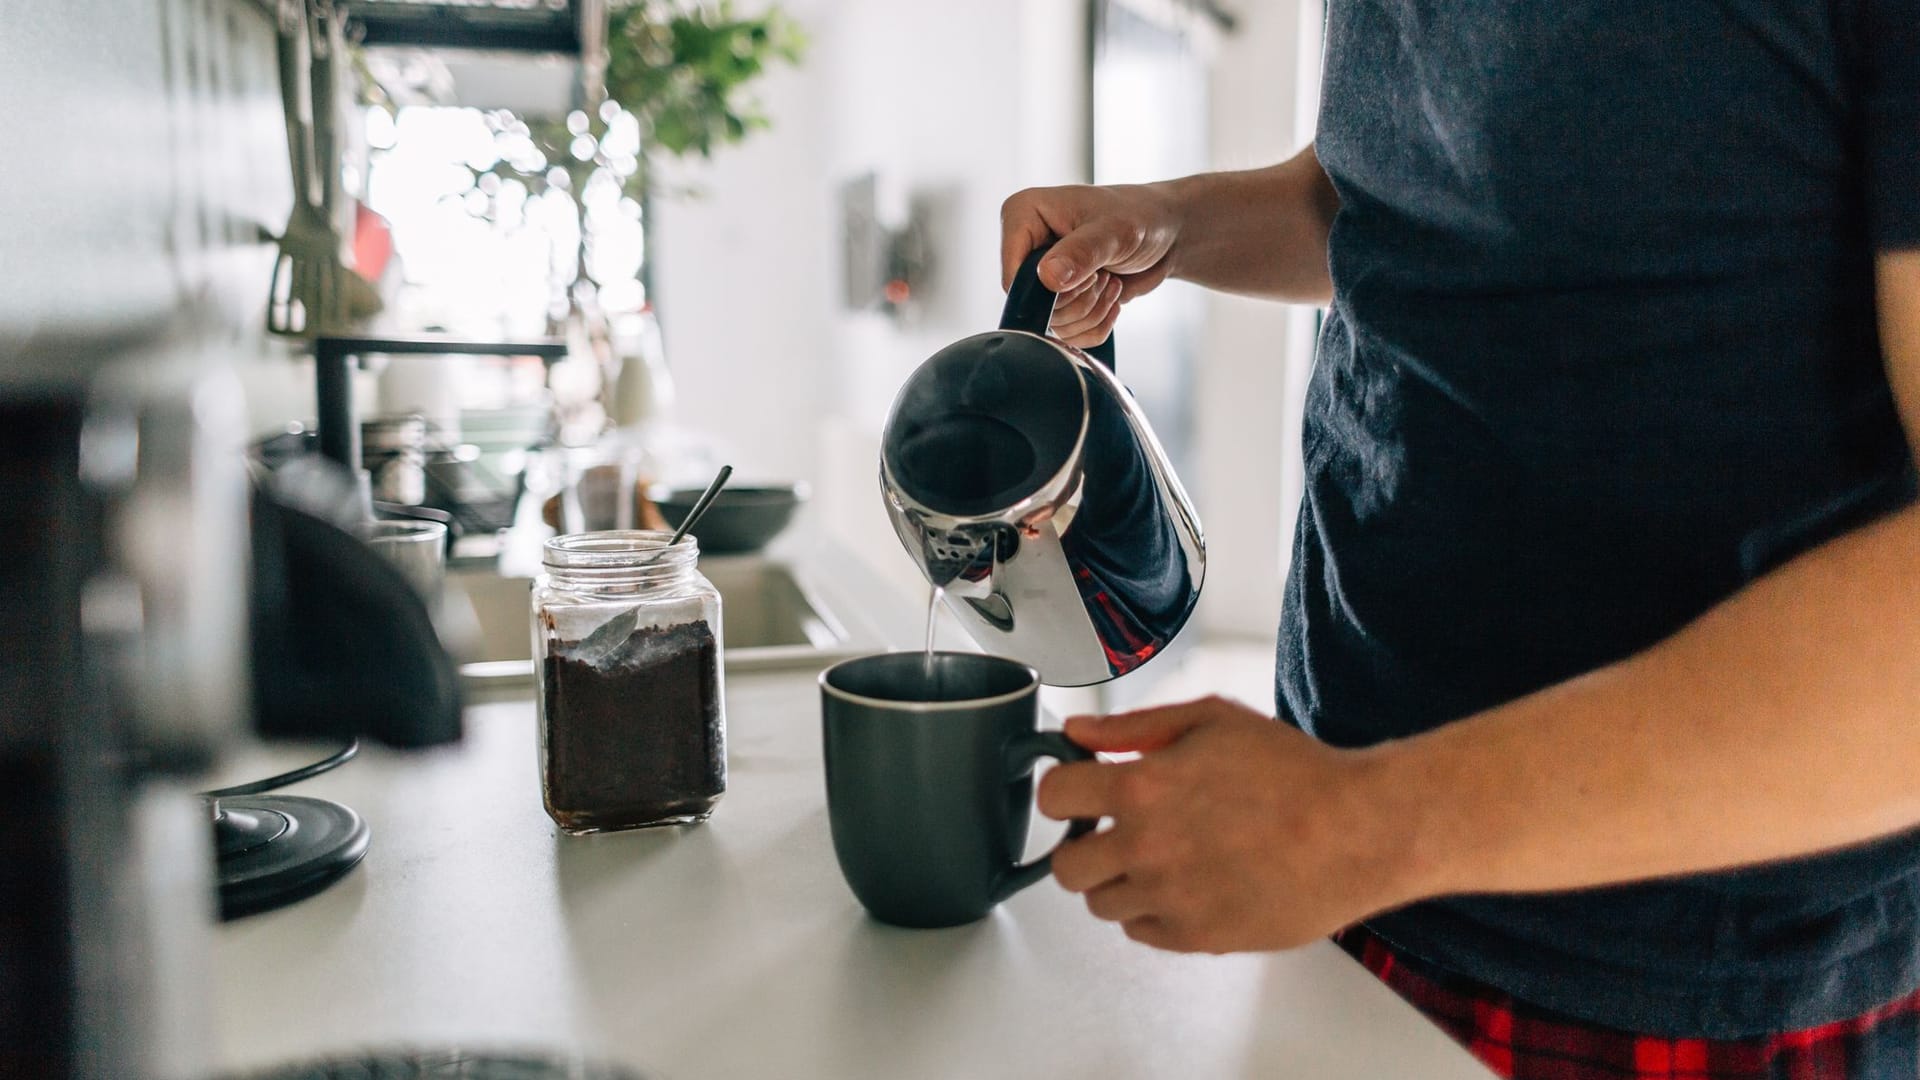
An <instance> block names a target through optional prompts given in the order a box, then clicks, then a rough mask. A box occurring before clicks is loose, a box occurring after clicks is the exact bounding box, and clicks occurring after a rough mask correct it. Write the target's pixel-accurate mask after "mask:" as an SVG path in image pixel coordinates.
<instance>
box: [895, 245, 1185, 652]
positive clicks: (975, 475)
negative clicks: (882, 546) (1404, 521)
mask: <svg viewBox="0 0 1920 1080" xmlns="http://www.w3.org/2000/svg"><path fill="white" fill-rule="evenodd" d="M1045 253H1046V248H1045V247H1042V248H1040V249H1038V250H1036V251H1034V252H1033V253H1032V254H1031V255H1029V256H1027V258H1026V261H1025V262H1024V263H1023V264H1022V265H1021V267H1020V272H1019V274H1018V275H1016V276H1015V278H1014V282H1013V287H1012V288H1011V289H1010V290H1008V293H1007V305H1006V310H1005V312H1004V313H1003V314H1002V315H1001V317H1000V329H999V330H996V331H992V332H990V333H985V334H975V335H973V336H972V337H969V338H966V339H964V340H961V341H959V342H956V343H954V344H952V345H949V346H947V347H946V348H944V349H942V350H940V351H939V352H937V353H935V354H934V355H933V356H932V357H930V358H929V359H928V360H927V361H926V362H925V363H923V364H921V365H920V367H919V368H918V369H917V370H915V371H914V373H913V374H912V375H911V376H909V377H908V379H907V382H906V384H905V385H904V386H903V387H901V389H900V393H899V395H898V396H897V397H896V398H895V399H894V402H893V408H892V410H891V412H890V413H889V415H888V418H887V426H886V431H885V432H884V434H883V435H882V437H881V453H880V484H881V490H882V493H883V495H884V497H885V499H886V504H887V513H888V516H889V517H890V518H891V519H892V521H893V527H894V531H895V532H897V533H898V534H899V536H900V542H901V543H902V544H904V545H905V546H906V549H907V553H908V554H909V555H911V556H912V557H913V558H914V559H915V561H916V562H918V563H919V565H920V568H921V570H922V571H923V572H924V573H925V574H926V577H927V580H928V581H929V582H931V583H932V584H934V585H936V586H939V587H941V588H943V589H944V590H945V591H946V602H947V605H948V607H949V608H950V609H951V610H952V611H953V612H954V613H955V614H956V615H958V616H959V618H960V621H961V622H962V623H963V624H964V625H965V626H966V627H967V629H968V631H969V632H970V633H971V634H972V635H973V637H974V640H975V641H977V642H979V644H980V645H981V647H982V648H985V649H987V650H988V651H990V652H994V653H998V654H1000V655H1003V656H1009V657H1012V658H1014V659H1017V660H1020V661H1022V662H1024V663H1027V664H1030V665H1032V666H1033V667H1034V668H1036V669H1037V670H1038V671H1039V672H1040V677H1041V680H1042V681H1043V682H1046V683H1048V684H1050V685H1053V686H1085V685H1088V684H1091V683H1098V682H1105V681H1107V680H1108V679H1112V678H1115V677H1116V676H1120V675H1124V674H1126V673H1127V672H1129V671H1133V670H1135V669H1136V668H1138V667H1140V665H1142V664H1144V663H1146V662H1147V661H1148V660H1150V659H1152V658H1153V657H1155V656H1157V655H1159V654H1160V653H1161V652H1163V651H1165V649H1166V647H1167V645H1168V644H1169V643H1171V642H1172V641H1173V638H1174V636H1175V635H1176V634H1178V633H1179V632H1180V628H1181V627H1182V626H1184V625H1186V622H1187V618H1188V617H1189V616H1190V615H1192V613H1193V608H1194V604H1195V603H1196V602H1197V601H1198V600H1199V598H1200V583H1201V579H1202V577H1203V576H1204V574H1205V570H1206V541H1205V540H1204V538H1203V537H1202V535H1201V531H1200V519H1199V517H1198V516H1197V515H1196V514H1195V513H1194V510H1193V504H1192V502H1191V501H1189V500H1188V498H1187V494H1186V492H1185V491H1184V490H1183V489H1182V488H1181V486H1180V481H1179V478H1178V477H1176V476H1175V475H1174V472H1173V467H1172V466H1171V465H1170V464H1169V463H1168V461H1167V455H1166V452H1165V451H1164V450H1162V449H1161V447H1160V442H1159V440H1158V439H1156V438H1154V434H1153V430H1152V428H1151V427H1149V426H1148V424H1147V420H1146V417H1145V416H1144V415H1143V414H1142V413H1141V411H1140V407H1139V405H1138V404H1136V403H1135V402H1134V400H1133V395H1132V394H1130V393H1129V392H1128V391H1127V389H1126V387H1124V386H1122V385H1121V384H1120V381H1119V379H1118V378H1116V377H1115V375H1114V371H1113V341H1112V339H1111V338H1109V339H1108V340H1107V342H1106V343H1105V344H1103V345H1101V346H1098V347H1096V348H1095V349H1093V350H1091V352H1082V351H1080V350H1079V349H1075V348H1073V347H1071V346H1068V345H1066V344H1063V343H1062V342H1060V341H1058V340H1056V339H1054V338H1050V337H1047V336H1046V332H1047V326H1048V323H1049V321H1050V320H1051V318H1052V315H1053V305H1054V300H1055V296H1054V293H1053V292H1052V291H1051V290H1049V289H1048V288H1047V287H1046V286H1044V285H1042V284H1041V283H1040V278H1039V275H1038V273H1037V268H1038V266H1039V263H1040V257H1041V256H1042V255H1044V254H1045Z"/></svg>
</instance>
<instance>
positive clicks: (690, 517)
mask: <svg viewBox="0 0 1920 1080" xmlns="http://www.w3.org/2000/svg"><path fill="white" fill-rule="evenodd" d="M732 475H733V466H731V465H722V466H720V472H719V473H718V474H717V475H715V476H714V478H713V483H711V484H708V485H707V490H705V491H703V492H701V493H700V497H699V498H698V499H696V500H694V503H693V509H691V510H689V511H687V516H686V519H685V520H683V521H681V522H680V527H679V528H677V529H675V530H673V539H671V540H669V541H667V546H668V547H672V546H673V545H675V544H677V543H679V542H680V539H681V537H684V536H686V535H687V533H689V532H691V531H692V530H693V526H694V524H695V523H696V522H698V521H699V520H700V517H701V515H702V514H705V513H706V512H707V507H709V506H712V505H713V500H714V499H716V498H718V497H719V495H720V489H721V488H723V487H726V486H727V480H728V478H729V477H731V476H732Z"/></svg>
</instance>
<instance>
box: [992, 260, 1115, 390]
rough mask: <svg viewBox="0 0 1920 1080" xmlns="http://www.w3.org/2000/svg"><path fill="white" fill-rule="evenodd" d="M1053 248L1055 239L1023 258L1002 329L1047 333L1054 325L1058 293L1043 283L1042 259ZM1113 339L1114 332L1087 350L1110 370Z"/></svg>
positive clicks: (1003, 312)
mask: <svg viewBox="0 0 1920 1080" xmlns="http://www.w3.org/2000/svg"><path fill="white" fill-rule="evenodd" d="M1052 248H1053V241H1051V240H1049V241H1047V242H1046V243H1044V244H1041V245H1040V246H1039V247H1037V248H1034V249H1033V250H1032V251H1030V252H1028V253H1027V257H1026V258H1025V259H1023V260H1021V263H1020V269H1019V271H1018V272H1016V273H1015V274H1014V275H1013V286H1012V287H1011V288H1009V289H1008V290H1007V305H1006V307H1003V308H1001V309H1000V329H1002V330H1025V331H1026V332H1027V333H1029V334H1039V335H1040V336H1041V337H1045V336H1047V330H1048V328H1049V327H1050V326H1052V324H1053V304H1054V301H1056V300H1058V299H1059V296H1058V295H1057V294H1055V293H1054V291H1053V290H1052V289H1049V288H1047V287H1046V286H1045V285H1043V284H1041V283H1040V260H1041V258H1042V257H1044V256H1045V255H1046V253H1047V252H1048V251H1050V250H1052ZM1113 339H1114V335H1113V334H1108V335H1107V340H1105V341H1103V342H1101V343H1100V344H1098V345H1095V346H1094V347H1093V348H1091V349H1087V350H1086V354H1087V355H1088V356H1091V357H1093V358H1094V359H1095V360H1097V361H1099V362H1100V366H1102V367H1104V368H1106V369H1107V370H1108V371H1112V370H1114V366H1113V365H1114V354H1113Z"/></svg>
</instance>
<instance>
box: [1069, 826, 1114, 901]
mask: <svg viewBox="0 0 1920 1080" xmlns="http://www.w3.org/2000/svg"><path fill="white" fill-rule="evenodd" d="M1126 855H1127V847H1126V841H1125V840H1122V839H1120V838H1118V837H1116V836H1114V830H1112V829H1109V830H1107V831H1106V832H1097V833H1093V834H1090V835H1088V836H1083V837H1081V838H1080V839H1078V840H1069V841H1067V842H1066V843H1064V844H1061V845H1060V847H1059V849H1058V850H1056V851H1055V852H1054V853H1053V879H1054V880H1055V881H1057V882H1059V883H1060V887H1061V888H1063V889H1065V890H1067V891H1068V892H1086V891H1087V890H1089V889H1097V888H1100V887H1101V886H1104V885H1106V884H1108V883H1109V882H1112V881H1117V880H1119V879H1121V878H1123V877H1125V876H1126Z"/></svg>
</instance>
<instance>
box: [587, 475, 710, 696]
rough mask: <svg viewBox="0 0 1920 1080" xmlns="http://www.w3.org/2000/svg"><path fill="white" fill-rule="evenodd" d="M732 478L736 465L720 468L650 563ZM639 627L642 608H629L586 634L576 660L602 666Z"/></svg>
mask: <svg viewBox="0 0 1920 1080" xmlns="http://www.w3.org/2000/svg"><path fill="white" fill-rule="evenodd" d="M731 476H733V466H731V465H722V466H720V472H719V474H718V475H716V476H715V477H714V478H713V483H711V484H708V485H707V490H705V491H703V492H701V493H700V498H699V499H698V500H696V501H695V502H694V504H693V509H691V510H689V511H687V516H686V518H685V520H683V521H681V522H680V527H679V528H677V529H675V530H673V538H672V539H671V540H668V541H667V542H666V544H665V545H664V546H663V547H661V548H660V550H659V551H656V552H654V554H653V555H652V557H651V558H649V559H647V562H652V561H653V560H654V559H657V558H659V557H660V556H661V555H663V554H665V553H666V551H667V549H668V548H671V547H672V546H673V545H675V544H678V543H679V542H680V541H681V540H682V539H683V538H685V536H686V535H687V533H689V532H691V531H693V526H694V525H695V524H696V523H697V522H699V520H700V516H701V515H702V514H705V513H706V512H707V508H708V507H709V506H712V505H713V500H714V498H715V497H717V496H718V495H719V494H720V489H721V488H723V487H726V486H727V480H728V478H729V477H731ZM640 565H642V566H644V565H646V563H641V564H640ZM639 624H640V609H639V608H637V607H635V608H629V609H628V610H626V611H623V612H621V613H620V614H618V615H615V616H614V617H613V618H611V619H608V620H607V621H606V622H604V623H601V624H600V626H599V628H598V629H596V630H594V632H593V633H591V634H588V635H587V637H586V640H584V641H582V642H581V643H580V645H579V647H578V648H577V649H575V650H574V656H575V658H577V659H579V660H582V661H585V662H586V663H589V664H598V663H600V662H601V661H602V660H604V659H606V658H607V657H608V656H610V655H611V654H612V653H613V651H614V650H615V649H618V648H619V647H620V646H621V645H622V644H624V643H625V642H626V640H627V638H628V636H630V635H631V634H632V633H633V631H634V629H635V628H636V627H638V626H639Z"/></svg>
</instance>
